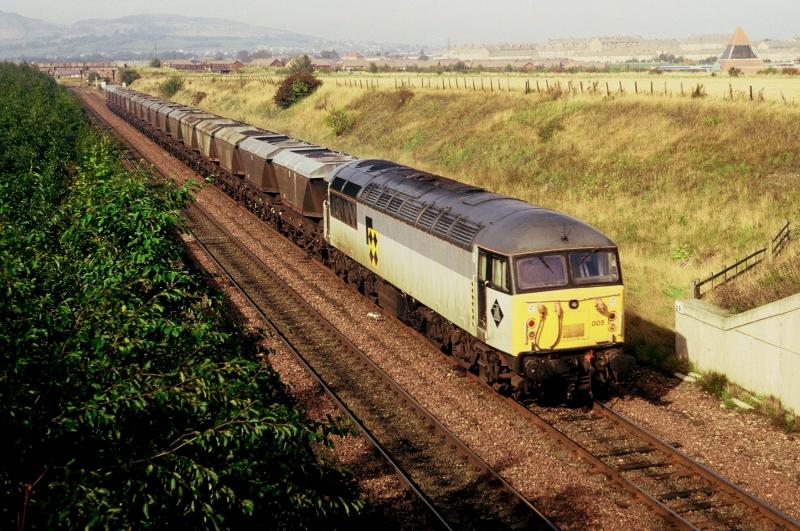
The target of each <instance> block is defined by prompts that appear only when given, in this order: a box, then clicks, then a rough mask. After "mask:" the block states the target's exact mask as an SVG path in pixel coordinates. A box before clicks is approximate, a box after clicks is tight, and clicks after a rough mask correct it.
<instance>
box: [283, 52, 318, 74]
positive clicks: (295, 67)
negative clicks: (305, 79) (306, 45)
mask: <svg viewBox="0 0 800 531" xmlns="http://www.w3.org/2000/svg"><path fill="white" fill-rule="evenodd" d="M287 66H288V68H289V73H290V74H293V75H296V74H310V75H313V74H314V65H312V64H311V59H310V58H309V57H308V56H307V55H300V56H298V57H295V58H294V59H292V60H291V61H289V64H288V65H287Z"/></svg>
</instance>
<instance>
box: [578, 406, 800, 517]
mask: <svg viewBox="0 0 800 531" xmlns="http://www.w3.org/2000/svg"><path fill="white" fill-rule="evenodd" d="M592 410H593V411H594V412H595V413H597V414H598V415H602V416H603V417H605V418H607V419H608V420H610V421H611V422H613V423H615V424H616V425H618V426H620V427H622V428H623V429H624V430H625V431H627V432H628V433H631V434H633V435H634V436H636V437H638V438H640V439H642V440H644V441H646V442H647V443H649V444H651V445H652V446H654V447H655V448H656V449H657V450H658V451H660V452H661V453H662V454H664V455H666V456H667V457H668V458H669V459H671V460H673V461H674V462H676V463H678V464H680V465H682V466H684V467H685V468H688V469H689V470H691V471H692V472H694V473H695V474H697V475H698V476H700V477H702V478H703V479H705V480H706V481H708V482H710V483H711V484H712V485H715V486H716V487H717V488H718V489H719V490H721V491H723V492H725V493H727V494H729V495H732V496H734V497H735V498H736V499H738V500H739V501H740V502H741V503H742V504H744V505H746V506H748V507H749V508H750V509H752V510H754V511H755V512H757V513H759V514H761V515H762V516H764V517H765V518H767V519H768V520H770V521H771V522H772V523H774V524H775V525H777V526H779V527H782V528H784V529H800V522H798V521H797V520H794V519H793V518H792V517H790V516H789V515H787V514H785V513H783V512H781V511H779V510H777V509H774V508H773V507H770V506H769V505H767V504H766V503H765V502H764V501H762V500H761V499H759V498H757V497H756V496H753V495H752V494H750V493H748V492H746V491H745V490H744V489H742V488H741V487H739V486H738V485H735V484H734V483H731V482H730V481H728V480H727V479H725V478H723V477H722V476H720V475H719V474H717V473H716V472H714V471H713V470H711V469H710V468H708V467H706V466H705V465H703V464H702V463H700V462H698V461H696V460H694V459H692V458H690V457H689V456H687V455H686V454H684V453H683V452H681V451H680V450H678V449H677V448H674V447H673V446H671V445H669V444H667V443H666V442H664V441H663V440H662V439H661V438H660V437H658V436H657V435H655V434H654V433H652V432H651V431H649V430H647V429H645V428H643V427H641V426H639V425H637V424H635V423H634V422H633V421H631V420H630V419H628V418H627V417H625V416H624V415H622V414H621V413H617V412H616V411H614V410H612V409H611V408H609V407H607V406H606V405H604V404H601V403H600V402H595V403H594V404H593V405H592Z"/></svg>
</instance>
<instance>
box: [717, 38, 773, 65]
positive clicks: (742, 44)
mask: <svg viewBox="0 0 800 531" xmlns="http://www.w3.org/2000/svg"><path fill="white" fill-rule="evenodd" d="M731 67H736V68H738V69H739V70H741V71H742V72H747V73H755V72H758V71H759V70H762V69H763V68H764V61H762V60H761V59H759V58H758V56H757V55H756V51H755V50H754V49H753V42H752V41H751V40H750V38H749V37H748V36H747V34H746V33H745V32H744V30H743V29H742V28H736V31H734V32H733V35H732V36H731V40H730V41H728V46H727V47H726V48H725V51H724V52H722V55H720V56H719V69H720V70H721V71H722V72H727V71H728V70H730V68H731Z"/></svg>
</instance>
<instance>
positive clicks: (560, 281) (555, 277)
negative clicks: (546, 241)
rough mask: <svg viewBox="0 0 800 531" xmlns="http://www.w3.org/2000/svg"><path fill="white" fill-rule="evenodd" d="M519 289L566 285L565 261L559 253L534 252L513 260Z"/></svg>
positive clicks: (527, 289) (531, 289)
mask: <svg viewBox="0 0 800 531" xmlns="http://www.w3.org/2000/svg"><path fill="white" fill-rule="evenodd" d="M514 264H515V269H516V273H517V287H518V288H519V291H534V290H541V289H545V288H554V287H560V286H566V285H567V284H568V283H569V279H568V278H567V261H566V259H565V258H564V255H561V254H536V255H532V256H523V257H522V258H517V259H515V260H514Z"/></svg>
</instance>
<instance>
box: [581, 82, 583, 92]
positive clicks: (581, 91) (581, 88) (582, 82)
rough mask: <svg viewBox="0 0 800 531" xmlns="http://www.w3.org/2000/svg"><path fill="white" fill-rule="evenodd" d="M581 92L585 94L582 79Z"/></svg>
mask: <svg viewBox="0 0 800 531" xmlns="http://www.w3.org/2000/svg"><path fill="white" fill-rule="evenodd" d="M581 94H583V81H581Z"/></svg>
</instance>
